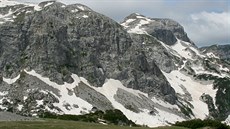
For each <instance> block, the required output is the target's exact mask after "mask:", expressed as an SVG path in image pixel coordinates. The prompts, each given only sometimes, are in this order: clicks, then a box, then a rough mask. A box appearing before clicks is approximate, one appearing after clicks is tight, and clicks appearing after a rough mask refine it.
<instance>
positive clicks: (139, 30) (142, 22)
mask: <svg viewBox="0 0 230 129" xmlns="http://www.w3.org/2000/svg"><path fill="white" fill-rule="evenodd" d="M149 23H150V21H147V20H142V19H141V20H140V22H139V24H137V25H136V26H135V27H134V28H132V29H130V30H128V33H136V34H148V33H147V32H146V31H145V29H144V28H141V26H143V25H146V24H149Z"/></svg>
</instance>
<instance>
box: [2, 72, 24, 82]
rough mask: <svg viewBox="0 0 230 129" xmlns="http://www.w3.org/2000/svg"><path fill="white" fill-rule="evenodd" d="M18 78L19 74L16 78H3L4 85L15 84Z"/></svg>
mask: <svg viewBox="0 0 230 129" xmlns="http://www.w3.org/2000/svg"><path fill="white" fill-rule="evenodd" d="M19 78H20V74H19V75H18V76H17V77H15V78H12V79H11V78H4V77H3V81H4V82H6V83H8V84H13V83H15V82H16V81H17V80H18V79H19Z"/></svg>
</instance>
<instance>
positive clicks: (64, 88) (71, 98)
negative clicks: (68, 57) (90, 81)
mask: <svg viewBox="0 0 230 129" xmlns="http://www.w3.org/2000/svg"><path fill="white" fill-rule="evenodd" d="M24 71H25V72H26V73H27V74H29V75H32V76H35V77H37V78H38V79H40V80H41V81H43V82H45V83H46V84H48V85H49V86H52V87H54V88H56V89H58V90H59V91H60V93H59V94H60V95H61V97H58V96H56V95H55V96H56V97H57V98H59V101H60V102H59V103H56V104H54V106H58V107H59V108H60V109H61V110H62V111H63V113H65V114H76V115H79V114H82V112H89V111H90V110H91V109H92V108H93V107H92V105H91V104H89V103H88V102H86V101H85V100H82V99H81V98H79V97H76V96H75V95H69V94H68V89H69V90H73V88H74V87H76V86H77V85H78V83H80V81H81V80H80V78H79V77H78V76H77V75H75V74H72V78H73V79H74V82H73V83H71V84H69V83H66V82H65V84H63V85H58V84H57V83H55V82H52V81H50V79H49V78H46V77H42V76H41V75H40V74H38V73H36V72H35V71H34V70H32V71H26V70H24ZM74 104H77V105H78V106H79V108H75V107H74ZM65 105H70V108H71V110H68V109H66V108H65V107H64V106H65Z"/></svg>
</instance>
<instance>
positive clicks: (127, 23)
mask: <svg viewBox="0 0 230 129" xmlns="http://www.w3.org/2000/svg"><path fill="white" fill-rule="evenodd" d="M135 20H136V19H128V20H126V21H125V22H123V23H122V24H121V25H122V26H124V27H125V28H128V27H129V26H128V25H129V24H130V23H131V22H133V21H135Z"/></svg>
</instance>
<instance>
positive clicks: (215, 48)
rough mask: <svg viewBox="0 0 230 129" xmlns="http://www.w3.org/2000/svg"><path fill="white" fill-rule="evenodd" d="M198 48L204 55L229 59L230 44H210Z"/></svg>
mask: <svg viewBox="0 0 230 129" xmlns="http://www.w3.org/2000/svg"><path fill="white" fill-rule="evenodd" d="M200 50H201V51H202V52H203V53H205V54H206V55H209V56H213V57H219V58H221V59H224V60H228V61H229V60H230V56H229V55H230V45H228V44H227V45H212V46H208V47H202V48H200Z"/></svg>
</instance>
